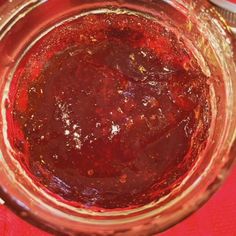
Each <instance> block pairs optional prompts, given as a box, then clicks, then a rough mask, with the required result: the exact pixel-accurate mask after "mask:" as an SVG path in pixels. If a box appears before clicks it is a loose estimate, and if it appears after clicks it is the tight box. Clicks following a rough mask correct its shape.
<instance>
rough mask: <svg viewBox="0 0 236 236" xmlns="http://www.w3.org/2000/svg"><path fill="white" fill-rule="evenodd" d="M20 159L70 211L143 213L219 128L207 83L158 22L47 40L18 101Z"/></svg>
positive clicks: (126, 19) (60, 30) (101, 23)
mask: <svg viewBox="0 0 236 236" xmlns="http://www.w3.org/2000/svg"><path fill="white" fill-rule="evenodd" d="M9 98H10V103H9V104H10V105H9V108H8V115H7V119H8V124H9V127H8V134H9V139H10V142H11V145H12V147H13V148H14V150H15V152H16V158H17V159H18V160H19V161H20V162H21V164H22V165H23V166H24V168H25V169H26V170H27V171H28V172H29V174H30V175H31V176H32V178H33V179H34V180H35V181H36V182H37V183H38V184H40V185H41V186H42V187H43V188H44V189H46V190H47V191H49V192H50V193H51V194H53V195H54V196H57V197H58V198H61V199H62V200H63V201H66V202H67V203H71V204H72V203H73V204H77V206H80V207H86V208H87V207H94V208H98V209H115V208H133V207H137V206H142V205H144V204H148V203H150V202H152V201H155V200H158V199H160V198H161V197H162V196H164V195H166V194H168V193H170V192H171V190H172V189H173V188H175V187H176V186H178V185H179V184H180V183H181V181H182V180H183V179H184V178H185V177H186V175H187V174H188V172H189V171H190V170H191V168H192V167H193V165H194V163H195V162H196V160H197V158H198V155H199V153H200V152H201V151H202V150H203V148H204V146H205V142H206V139H207V137H208V128H209V123H210V118H211V115H210V105H209V87H208V85H207V77H206V76H205V75H204V73H203V72H202V70H201V68H200V66H199V64H198V62H197V60H196V59H195V57H194V56H193V55H192V53H191V51H190V50H189V49H188V48H187V47H186V45H185V44H184V42H183V41H182V40H181V39H178V38H177V37H176V35H175V34H174V33H173V32H171V31H169V30H168V29H166V28H164V27H163V26H161V25H160V24H158V23H157V22H155V21H153V20H151V19H148V18H145V17H143V16H135V15H128V14H115V13H114V14H94V15H87V16H83V17H80V18H78V19H74V20H72V21H68V22H66V23H63V24H62V25H60V26H58V27H57V28H55V29H53V30H52V31H50V32H49V33H48V34H47V35H45V36H43V37H42V38H41V39H40V40H39V41H38V42H37V43H36V44H35V45H34V46H33V47H32V48H31V49H30V50H29V52H28V53H27V54H26V55H25V56H24V58H23V59H22V60H21V62H20V64H19V65H18V68H17V70H16V72H15V75H14V78H13V82H12V85H11V88H10V92H9Z"/></svg>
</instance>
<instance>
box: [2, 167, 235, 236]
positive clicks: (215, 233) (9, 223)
mask: <svg viewBox="0 0 236 236" xmlns="http://www.w3.org/2000/svg"><path fill="white" fill-rule="evenodd" d="M32 235H33V236H49V234H47V233H46V232H43V231H41V230H39V229H37V228H35V227H33V226H31V225H29V224H28V223H26V222H24V221H23V220H21V219H20V218H18V217H17V216H16V215H14V214H13V213H12V212H11V211H10V210H8V209H7V208H6V207H5V206H0V236H32ZM161 236H236V168H234V170H233V171H232V173H231V175H230V176H229V177H228V179H227V180H226V182H225V184H224V185H223V187H221V189H220V190H219V191H218V192H217V193H216V194H215V195H214V196H213V197H212V198H211V199H210V200H209V201H208V203H207V204H206V205H204V206H203V207H202V208H201V209H200V210H199V211H197V212H196V213H195V214H193V215H192V216H191V217H189V218H188V219H186V220H185V221H183V222H182V223H180V224H178V225H177V226H175V227H173V228H171V229H170V230H168V231H166V232H165V233H162V234H161Z"/></svg>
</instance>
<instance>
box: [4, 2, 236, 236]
mask: <svg viewBox="0 0 236 236" xmlns="http://www.w3.org/2000/svg"><path fill="white" fill-rule="evenodd" d="M1 2H3V3H2V4H1V6H0V55H1V56H0V74H1V82H0V83H1V84H0V85H1V86H0V88H1V90H0V96H1V115H0V121H1V122H0V150H1V156H0V179H1V181H0V190H1V191H0V192H1V197H2V198H3V199H4V200H5V201H6V204H7V206H8V207H9V208H10V209H12V210H13V211H15V212H16V213H17V214H18V215H19V216H21V217H22V218H24V219H26V220H27V221H29V222H30V223H32V224H34V225H36V226H38V227H41V228H43V229H45V230H49V231H51V232H59V233H63V234H68V235H129V236H131V235H153V234H155V233H158V232H162V231H164V230H165V229H167V228H169V227H171V226H173V225H175V224H176V223H178V222H180V221H181V220H183V219H184V218H186V217H187V216H188V215H190V214H191V213H193V212H194V211H196V210H197V209H198V208H199V207H200V206H202V205H203V204H204V203H205V202H206V201H207V200H208V199H209V197H210V196H211V195H212V194H213V193H214V192H215V191H216V190H217V189H218V187H219V186H220V185H221V183H222V181H223V180H224V179H225V177H226V176H227V174H228V173H229V170H230V168H231V166H232V164H233V162H234V157H235V154H236V144H235V137H236V136H235V135H236V129H235V128H236V95H235V92H236V85H235V80H234V79H235V77H236V65H235V61H236V60H235V48H234V47H233V38H232V35H231V34H230V33H229V31H228V27H227V26H226V24H225V23H224V21H223V20H222V18H221V17H220V16H219V15H218V14H217V12H216V11H215V10H214V9H213V8H211V6H210V4H208V3H207V2H206V1H205V0H195V1H194V0H192V1H189V0H172V1H169V0H135V1H133V0H107V1H106V0H61V1H57V0H49V1H45V0H15V1H1ZM114 8H122V9H123V8H125V9H128V10H130V11H134V12H141V13H143V14H145V15H148V16H152V17H154V18H155V19H156V20H157V21H158V22H159V23H160V24H162V25H164V26H166V27H168V28H171V29H173V30H174V31H175V32H176V34H178V36H179V37H181V38H183V40H184V41H185V42H186V43H188V45H189V47H190V48H191V49H192V51H193V52H194V54H195V56H196V58H198V60H199V62H200V63H201V66H202V69H203V71H204V72H205V74H207V75H208V76H210V77H211V79H210V80H209V83H210V88H211V97H212V101H211V102H212V109H213V111H212V112H213V118H212V124H211V129H210V137H209V139H208V142H207V144H206V148H205V150H204V152H202V154H201V155H200V156H199V158H198V161H197V162H196V164H195V166H194V168H193V169H192V170H191V172H189V174H188V176H187V177H186V178H185V180H184V181H183V182H182V184H181V185H180V186H178V188H176V189H174V190H173V191H172V192H171V193H170V194H168V195H167V196H165V197H163V198H161V199H159V200H158V201H157V202H154V203H152V204H148V205H145V206H143V207H140V208H137V209H132V210H127V211H114V212H92V211H90V210H84V209H79V208H76V207H73V206H70V205H67V204H65V203H63V202H61V201H59V200H58V199H55V198H53V197H52V196H51V195H50V194H48V193H47V192H46V191H43V190H42V189H41V188H40V187H39V186H37V184H35V183H34V181H32V179H31V178H30V177H29V176H28V175H27V173H26V171H25V170H24V169H23V168H22V166H21V165H20V164H19V163H18V161H17V160H16V159H15V158H14V153H13V152H12V150H11V148H10V144H9V141H8V136H7V122H6V109H7V99H8V90H7V88H8V86H9V84H10V83H11V79H12V75H13V74H14V69H15V68H16V66H17V63H18V62H19V60H20V59H21V58H22V55H24V54H25V52H26V51H27V50H28V48H30V47H31V46H32V45H33V44H34V43H35V42H36V41H37V39H38V38H40V36H42V35H45V34H46V33H47V32H48V30H50V29H52V28H53V27H55V24H59V23H58V22H62V21H63V20H65V19H67V18H70V17H73V16H75V15H77V16H79V15H80V14H81V13H82V12H88V11H91V10H94V9H103V10H104V9H105V10H106V9H107V10H110V9H114Z"/></svg>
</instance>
